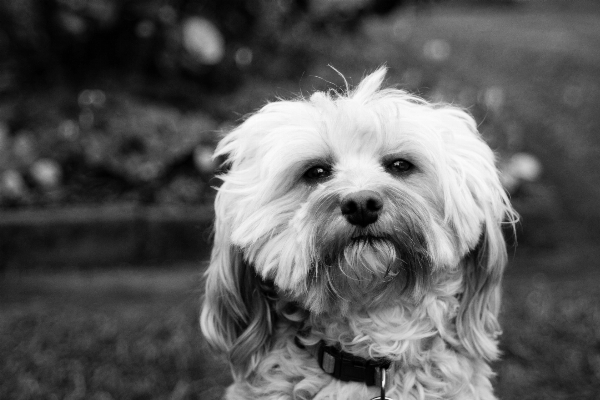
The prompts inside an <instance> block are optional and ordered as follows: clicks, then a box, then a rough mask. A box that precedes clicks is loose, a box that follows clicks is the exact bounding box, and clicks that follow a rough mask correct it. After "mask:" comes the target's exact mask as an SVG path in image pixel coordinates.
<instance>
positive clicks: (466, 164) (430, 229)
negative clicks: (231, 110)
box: [203, 69, 511, 347]
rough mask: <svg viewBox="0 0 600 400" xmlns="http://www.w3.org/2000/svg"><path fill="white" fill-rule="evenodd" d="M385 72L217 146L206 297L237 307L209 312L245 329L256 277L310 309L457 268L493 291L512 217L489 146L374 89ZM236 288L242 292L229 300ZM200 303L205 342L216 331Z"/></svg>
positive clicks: (461, 118) (452, 113) (407, 100)
mask: <svg viewBox="0 0 600 400" xmlns="http://www.w3.org/2000/svg"><path fill="white" fill-rule="evenodd" d="M384 75H385V70H383V69H382V70H379V71H377V72H375V73H374V74H372V75H370V76H368V77H367V78H366V79H365V80H363V82H362V83H361V84H360V85H359V87H358V88H357V89H356V90H355V91H353V92H352V93H350V94H348V95H340V96H331V95H328V94H324V93H316V94H315V95H313V96H312V97H311V98H310V100H307V101H300V100H299V101H281V102H275V103H271V104H269V105H267V106H266V107H264V108H263V109H262V110H261V111H260V112H258V113H257V114H254V115H253V116H251V117H250V118H249V119H248V120H246V121H245V122H244V123H243V124H242V125H241V126H240V127H239V128H237V129H236V130H234V131H233V132H231V133H230V134H228V135H227V136H226V137H225V138H224V139H223V141H222V142H221V143H220V145H219V147H218V149H217V153H216V154H217V155H218V156H225V157H226V158H227V163H228V164H229V171H228V173H227V174H226V175H225V176H223V181H224V182H223V185H222V186H221V188H220V189H219V193H218V195H217V201H216V219H217V223H216V233H215V248H214V251H213V256H212V261H211V267H210V268H211V269H210V270H209V280H210V278H211V275H212V277H213V281H212V282H211V281H209V282H208V286H207V296H208V295H209V294H208V291H210V290H212V289H215V295H218V296H221V297H223V296H226V297H227V296H231V295H232V294H233V293H235V292H238V295H239V298H238V299H237V300H236V299H225V300H223V299H221V300H222V302H221V303H220V304H219V305H216V304H214V305H213V307H214V306H217V307H219V308H220V309H221V310H220V312H224V311H225V309H227V308H228V309H229V312H230V313H233V315H234V316H235V315H237V318H238V319H242V320H244V319H247V320H249V319H252V317H251V316H249V315H247V314H248V311H247V310H244V309H242V308H243V307H242V304H243V303H248V302H249V301H254V300H256V297H257V295H256V292H257V291H256V289H255V283H256V282H257V281H268V282H272V283H273V284H274V286H275V288H276V290H277V291H278V292H279V293H280V295H282V296H286V297H287V298H289V299H291V300H294V301H296V302H298V303H300V304H301V305H302V306H303V307H304V308H306V309H307V310H308V311H310V312H313V313H323V312H326V311H329V312H332V311H333V312H342V313H344V312H347V311H348V310H349V309H358V308H369V307H376V306H378V305H381V304H382V302H384V301H385V299H390V298H394V299H397V298H398V297H402V296H404V297H405V298H406V300H407V301H419V299H420V298H421V296H422V295H423V294H424V293H426V291H427V289H428V284H429V279H430V277H431V276H432V275H433V274H435V273H437V272H439V271H443V270H445V269H446V270H450V269H456V268H461V267H462V268H465V269H466V268H469V267H467V265H468V264H473V265H474V266H472V268H475V269H476V271H471V272H468V273H466V272H465V274H466V275H468V277H467V278H466V279H465V282H466V283H468V282H467V281H469V280H471V281H473V282H472V284H473V285H474V287H473V289H472V290H473V291H474V292H478V293H479V296H489V295H490V294H487V293H485V291H486V290H494V289H495V286H496V285H497V283H498V282H499V280H500V274H501V269H502V267H503V264H504V254H505V249H504V243H503V239H502V234H501V232H500V223H501V222H502V220H503V219H504V218H505V216H506V215H507V214H509V215H510V214H511V210H510V206H509V205H508V200H507V198H506V195H505V194H504V191H503V190H502V187H501V186H500V182H499V179H498V176H497V172H496V169H495V166H494V157H493V154H492V152H491V150H490V149H489V147H488V146H487V145H486V144H485V142H484V141H483V140H482V139H481V138H480V136H479V134H478V133H477V130H476V127H475V124H474V121H473V120H472V118H470V117H469V116H468V115H467V114H466V113H464V112H462V111H460V110H458V109H455V108H449V107H434V106H431V105H429V104H426V103H425V102H423V101H422V100H419V99H416V98H413V97H411V96H409V95H408V94H406V93H405V92H402V91H400V90H379V87H380V85H381V82H382V80H383V77H384ZM477 249H481V250H482V251H477ZM475 253H477V254H476V255H475ZM477 257H478V258H479V260H477V261H472V262H470V263H469V262H467V261H466V260H467V258H469V259H474V258H477ZM254 274H256V275H257V279H254V278H252V277H250V278H248V277H249V276H250V275H254ZM244 280H245V281H244ZM240 281H244V282H246V283H240ZM252 282H254V283H252ZM244 285H246V286H250V287H253V289H251V290H252V291H253V292H252V293H248V294H247V295H246V296H245V295H244V294H243V293H242V294H240V293H239V292H240V291H243V290H244V289H240V287H243V286H244ZM215 286H219V288H215ZM211 288H212V289H211ZM246 289H247V287H246ZM469 290H470V289H469V288H468V287H465V293H467V292H469ZM490 293H491V292H490ZM494 296H495V294H494ZM465 297H467V299H466V301H467V302H468V301H471V300H473V299H471V298H469V295H468V293H467V295H465ZM252 299H254V300H252ZM207 300H208V301H210V299H208V298H207ZM473 301H475V300H473ZM477 301H483V302H489V299H483V300H477ZM207 307H211V306H210V305H205V316H204V317H203V321H204V322H203V324H204V326H203V328H204V330H205V333H206V331H207V330H209V331H211V330H214V329H215V328H214V326H213V325H212V324H218V325H221V324H222V323H221V322H217V321H216V320H213V321H212V322H211V321H209V320H208V319H207V318H209V316H208V314H207V313H208V311H206V308H207ZM476 307H479V309H478V310H477V311H475V312H476V313H479V315H480V316H479V317H478V318H480V319H481V315H482V309H481V307H480V306H479V305H476ZM493 312H496V311H493ZM215 318H217V317H215ZM234 318H235V317H234ZM245 322H246V323H250V321H245ZM482 323H485V322H482ZM209 325H211V326H209ZM238 325H240V324H239V321H238ZM242 325H243V323H242ZM220 328H221V329H223V328H225V331H227V333H225V335H226V336H230V337H229V340H233V341H234V338H233V337H231V336H239V335H240V334H241V333H240V332H238V331H239V327H238V328H235V329H234V328H226V327H223V326H221V327H220ZM209 335H210V333H209ZM221 335H223V333H221ZM222 347H223V346H222Z"/></svg>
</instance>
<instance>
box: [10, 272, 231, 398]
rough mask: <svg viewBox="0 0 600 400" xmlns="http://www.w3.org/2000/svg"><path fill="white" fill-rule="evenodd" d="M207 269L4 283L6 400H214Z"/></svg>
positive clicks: (219, 368)
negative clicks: (203, 319) (204, 306)
mask: <svg viewBox="0 0 600 400" xmlns="http://www.w3.org/2000/svg"><path fill="white" fill-rule="evenodd" d="M198 277H199V273H198V269H195V270H194V269H190V268H183V269H181V268H179V269H177V270H176V271H166V270H164V271H163V270H151V271H147V270H144V271H142V270H136V271H133V270H130V271H112V270H111V271H102V272H86V273H83V272H82V273H77V272H64V273H58V274H52V275H47V274H33V275H32V274H29V275H27V276H18V277H15V276H13V277H6V278H5V279H4V280H3V281H2V284H1V289H0V292H1V293H2V295H1V296H0V298H1V306H0V360H2V361H1V362H0V375H1V376H2V377H3V379H2V380H1V382H2V383H1V384H0V398H2V399H40V398H48V399H63V398H65V399H83V398H86V399H87V398H92V399H111V398H113V399H214V398H219V397H220V395H221V394H222V387H223V385H224V384H225V383H226V382H227V380H228V379H229V378H228V375H229V372H228V369H227V367H226V366H225V365H224V364H223V363H222V362H219V361H218V360H215V359H214V357H213V356H212V355H211V353H210V352H209V351H208V350H207V348H206V346H205V344H204V343H203V342H202V341H201V339H200V333H199V328H198V323H197V320H198V315H197V312H198V303H199V298H200V296H199V291H198V290H199V284H198V279H197V278H198Z"/></svg>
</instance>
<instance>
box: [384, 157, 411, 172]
mask: <svg viewBox="0 0 600 400" xmlns="http://www.w3.org/2000/svg"><path fill="white" fill-rule="evenodd" d="M413 168H414V165H413V164H411V163H410V162H408V161H406V160H402V159H399V160H394V161H392V162H391V163H389V164H388V165H387V169H388V171H390V172H391V173H395V174H403V173H406V172H408V171H410V170H411V169H413Z"/></svg>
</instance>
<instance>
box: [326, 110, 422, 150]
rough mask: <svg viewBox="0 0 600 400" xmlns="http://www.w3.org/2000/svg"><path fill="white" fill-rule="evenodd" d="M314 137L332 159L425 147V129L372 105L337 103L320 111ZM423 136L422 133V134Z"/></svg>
mask: <svg viewBox="0 0 600 400" xmlns="http://www.w3.org/2000/svg"><path fill="white" fill-rule="evenodd" d="M321 118H322V119H321V121H320V123H319V124H318V126H317V128H316V132H317V133H318V140H320V141H321V142H322V143H323V146H321V148H322V149H326V150H327V151H328V152H329V153H330V154H329V155H328V156H330V157H331V158H333V159H334V160H344V159H348V158H352V159H368V158H369V157H374V158H380V157H381V156H384V155H387V154H390V153H404V152H407V153H408V152H410V153H419V152H420V150H419V148H425V147H427V142H429V141H431V139H432V138H427V137H426V136H427V132H419V128H418V127H416V126H415V125H414V124H413V123H412V122H411V121H410V119H407V118H403V116H401V115H397V114H393V113H386V112H385V111H382V110H378V109H377V108H376V107H364V106H356V105H354V106H353V107H349V106H344V107H338V108H336V109H335V110H334V112H332V110H328V112H327V113H321ZM424 136H425V137H424Z"/></svg>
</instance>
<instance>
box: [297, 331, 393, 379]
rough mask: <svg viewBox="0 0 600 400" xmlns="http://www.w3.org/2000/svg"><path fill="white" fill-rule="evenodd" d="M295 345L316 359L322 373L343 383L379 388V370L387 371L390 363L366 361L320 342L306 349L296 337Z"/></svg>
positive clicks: (374, 360) (385, 361)
mask: <svg viewBox="0 0 600 400" xmlns="http://www.w3.org/2000/svg"><path fill="white" fill-rule="evenodd" d="M294 341H295V343H296V345H297V346H298V347H300V348H301V349H306V350H307V351H309V352H310V353H311V354H312V355H313V356H315V357H316V358H317V361H318V363H319V366H320V367H321V369H323V371H325V372H327V373H328V374H329V375H331V376H333V377H334V378H336V379H339V380H341V381H344V382H348V381H352V382H363V383H365V384H366V385H367V386H379V384H380V382H381V368H383V369H386V370H387V369H388V368H389V367H390V364H391V361H390V360H387V359H385V358H381V359H366V358H362V357H358V356H355V355H353V354H350V353H346V352H345V351H342V350H340V349H339V348H338V347H336V346H329V345H327V344H325V343H324V342H323V341H320V342H319V343H318V344H317V345H316V346H313V348H307V347H306V346H304V345H303V344H302V343H300V340H298V337H296V338H295V340H294Z"/></svg>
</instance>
